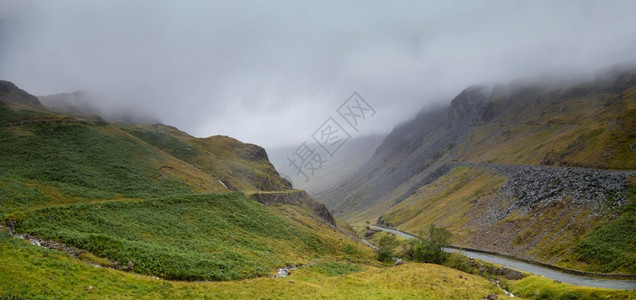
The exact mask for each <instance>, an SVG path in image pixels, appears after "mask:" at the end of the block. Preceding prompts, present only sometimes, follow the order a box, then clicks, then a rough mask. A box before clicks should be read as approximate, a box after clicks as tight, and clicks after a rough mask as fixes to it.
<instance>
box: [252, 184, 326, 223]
mask: <svg viewBox="0 0 636 300" xmlns="http://www.w3.org/2000/svg"><path fill="white" fill-rule="evenodd" d="M252 199H254V200H256V201H258V202H259V203H262V204H264V205H267V206H269V205H272V204H273V203H281V204H290V205H297V206H301V207H306V208H309V209H311V211H312V212H313V213H314V214H315V215H316V216H318V217H320V218H321V219H322V220H323V221H324V222H325V223H327V224H330V225H332V226H334V227H335V226H336V220H335V219H334V218H333V216H332V215H331V213H330V212H329V209H327V207H326V206H325V205H324V204H322V203H320V202H318V201H316V200H314V199H313V198H311V196H309V194H307V192H305V191H299V190H296V191H286V192H279V193H276V192H268V193H256V194H254V195H252Z"/></svg>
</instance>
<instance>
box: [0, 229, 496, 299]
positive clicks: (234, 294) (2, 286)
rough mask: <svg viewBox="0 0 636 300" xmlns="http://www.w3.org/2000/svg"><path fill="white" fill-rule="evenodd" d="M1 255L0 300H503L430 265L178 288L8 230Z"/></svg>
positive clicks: (334, 267) (329, 266)
mask: <svg viewBox="0 0 636 300" xmlns="http://www.w3.org/2000/svg"><path fill="white" fill-rule="evenodd" d="M0 253H2V255H0V265H2V266H3V269H2V270H3V274H2V276H0V298H11V297H17V298H30V299H44V298H58V299H59V298H62V299H68V298H117V299H133V298H134V299H183V298H196V299H202V298H213V299H219V298H221V299H228V298H232V299H253V298H255V297H263V298H269V299H303V298H304V299H306V298H312V299H319V298H327V299H360V298H364V299H387V298H389V299H423V298H424V299H482V298H484V297H485V296H487V295H489V294H497V293H499V295H498V296H499V298H498V299H501V298H503V299H506V298H505V296H503V295H502V292H501V290H498V289H497V288H496V287H495V286H494V285H492V284H491V283H490V282H489V281H488V280H486V279H483V278H481V277H478V276H473V275H469V274H465V273H461V272H459V271H456V270H453V269H449V268H446V267H442V266H438V265H430V264H414V263H406V264H405V265H403V266H399V267H395V268H391V269H387V268H386V267H375V266H373V265H364V266H357V265H355V264H348V263H337V262H334V263H319V264H317V265H315V266H311V267H306V268H301V269H298V270H294V271H293V272H292V274H291V276H290V277H287V278H256V279H249V280H237V281H224V282H180V281H169V280H161V279H153V278H152V277H149V276H144V275H138V274H134V273H128V272H123V271H118V270H113V269H108V268H95V267H93V266H91V265H89V264H86V263H84V262H81V261H78V260H77V259H74V258H71V257H69V256H67V255H65V254H63V253H60V252H58V251H53V250H49V249H45V248H42V247H37V246H34V245H31V244H29V243H28V242H27V241H24V240H19V239H15V238H11V237H8V236H7V235H6V233H5V232H0ZM460 274H461V275H462V277H465V278H466V279H460V278H459V275H460ZM442 276H444V277H446V279H445V278H444V277H442ZM445 280H446V281H445ZM450 287H453V288H450Z"/></svg>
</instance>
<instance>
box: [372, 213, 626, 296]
mask: <svg viewBox="0 0 636 300" xmlns="http://www.w3.org/2000/svg"><path fill="white" fill-rule="evenodd" d="M371 228H373V229H378V230H384V231H386V232H390V233H393V234H396V235H399V236H401V237H404V238H406V239H412V238H416V237H415V236H414V235H411V234H408V233H405V232H402V231H399V230H395V229H390V228H384V227H380V226H375V225H372V226H371ZM443 250H444V251H445V252H449V253H450V252H460V253H462V254H464V255H466V256H468V257H472V258H475V259H479V260H483V261H487V262H490V263H494V264H499V265H502V266H505V267H508V268H513V269H517V270H520V271H524V272H529V273H532V274H536V275H541V276H544V277H547V278H551V279H554V280H558V281H561V282H565V283H570V284H575V285H581V286H588V287H598V288H607V289H617V290H636V281H635V280H616V279H599V278H592V277H585V276H579V275H573V274H567V273H563V272H559V271H555V270H552V269H549V268H546V267H542V266H538V265H533V264H529V263H526V262H522V261H518V260H514V259H511V258H506V257H501V256H497V255H491V254H484V253H478V252H473V251H467V250H458V249H453V248H443Z"/></svg>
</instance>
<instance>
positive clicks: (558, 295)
mask: <svg viewBox="0 0 636 300" xmlns="http://www.w3.org/2000/svg"><path fill="white" fill-rule="evenodd" d="M503 285H504V286H505V287H506V288H507V289H508V290H509V291H510V292H511V293H513V294H514V295H515V296H520V297H528V298H534V299H634V298H636V291H634V290H631V291H621V290H610V289H600V288H589V287H581V286H576V285H571V284H566V283H561V282H557V281H554V280H552V279H549V278H545V277H542V276H534V275H531V276H528V277H526V278H524V279H521V280H508V281H506V282H504V283H503Z"/></svg>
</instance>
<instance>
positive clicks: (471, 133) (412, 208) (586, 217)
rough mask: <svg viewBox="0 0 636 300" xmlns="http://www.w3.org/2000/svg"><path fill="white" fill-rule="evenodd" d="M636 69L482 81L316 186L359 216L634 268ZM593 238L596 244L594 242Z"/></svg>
mask: <svg viewBox="0 0 636 300" xmlns="http://www.w3.org/2000/svg"><path fill="white" fill-rule="evenodd" d="M635 151H636V71H634V70H611V71H608V72H606V73H599V74H598V76H597V77H596V78H595V79H593V80H590V81H587V82H580V83H575V84H572V83H568V84H564V83H563V84H562V83H554V84H551V83H546V82H542V81H540V80H536V81H533V80H525V81H518V82H513V83H511V84H508V85H498V86H495V87H494V88H493V87H485V86H473V87H469V88H467V89H465V90H464V91H462V92H461V93H460V94H459V95H457V96H456V97H455V98H454V99H453V100H452V102H451V104H450V105H449V106H448V107H445V108H439V109H436V110H430V111H422V112H421V113H420V114H418V116H417V117H416V118H415V119H413V120H411V121H409V122H407V123H404V124H402V125H400V126H398V127H396V128H395V129H394V130H393V132H391V133H390V134H389V135H388V136H387V137H386V139H385V140H384V142H383V143H382V145H380V146H379V147H378V148H377V149H376V151H375V153H374V155H373V156H372V158H371V159H370V160H369V161H368V162H367V163H366V164H365V165H363V166H362V167H361V168H360V169H359V170H358V171H357V172H356V175H355V176H352V177H351V178H349V179H347V180H345V181H344V182H340V183H339V184H338V185H334V186H332V187H331V188H329V189H326V190H324V191H321V192H319V193H316V194H315V196H316V198H317V199H318V200H321V201H323V202H325V204H326V205H327V206H328V207H329V208H330V209H332V210H333V211H334V213H335V215H336V216H339V217H341V218H343V219H345V220H346V221H348V222H350V223H351V224H354V225H360V226H362V225H364V224H366V223H367V222H370V223H376V222H378V221H379V220H380V218H382V219H381V221H382V222H384V223H385V224H388V225H392V226H397V228H399V229H402V230H406V231H408V232H413V233H418V232H421V231H424V230H426V229H427V228H428V227H429V226H430V225H431V224H436V225H443V226H447V227H449V228H450V229H451V231H452V232H453V233H454V234H455V236H454V240H453V243H454V244H455V245H456V246H462V247H468V248H475V249H481V250H487V251H492V252H498V253H503V254H507V255H513V256H518V257H521V258H525V259H530V260H534V261H540V262H543V263H548V264H554V265H559V266H562V267H568V268H573V269H578V270H584V271H593V272H615V273H631V274H634V273H636V268H635V266H636V265H635V264H634V261H635V258H636V252H635V251H636V250H635V249H636V244H634V237H633V235H631V234H628V233H621V232H636V225H635V224H634V222H633V220H632V216H631V215H632V212H631V208H630V207H631V205H633V203H634V197H633V192H630V190H633V188H634V178H635V176H636V172H634V171H636V154H635V153H636V152H635ZM592 246H594V247H592Z"/></svg>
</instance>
